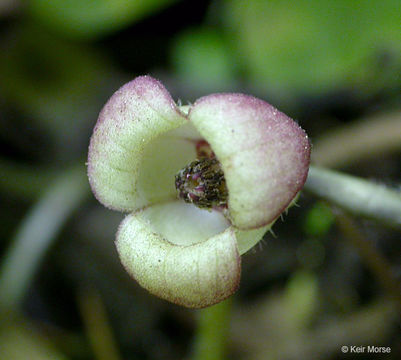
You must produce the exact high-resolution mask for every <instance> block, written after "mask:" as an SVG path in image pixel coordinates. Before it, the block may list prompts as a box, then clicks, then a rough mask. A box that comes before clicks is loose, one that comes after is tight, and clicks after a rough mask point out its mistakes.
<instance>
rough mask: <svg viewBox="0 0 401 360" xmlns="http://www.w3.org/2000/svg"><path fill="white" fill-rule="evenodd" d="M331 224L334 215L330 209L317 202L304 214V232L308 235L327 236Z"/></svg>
mask: <svg viewBox="0 0 401 360" xmlns="http://www.w3.org/2000/svg"><path fill="white" fill-rule="evenodd" d="M333 222H334V215H333V212H332V210H331V209H330V207H329V206H327V205H326V204H325V203H323V202H317V203H316V204H315V205H314V206H313V207H312V209H310V210H309V211H308V212H307V214H306V218H305V223H304V231H305V233H307V234H308V235H315V236H319V235H320V236H322V235H325V234H327V232H328V231H329V230H330V227H331V226H332V225H333Z"/></svg>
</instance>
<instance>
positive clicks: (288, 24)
mask: <svg viewBox="0 0 401 360" xmlns="http://www.w3.org/2000/svg"><path fill="white" fill-rule="evenodd" d="M223 19H224V22H225V24H226V28H227V30H228V31H229V36H228V39H230V40H231V43H232V45H233V47H234V48H235V49H236V51H237V54H238V57H239V59H240V60H241V63H242V64H243V66H244V68H245V69H246V72H247V74H248V76H249V80H250V81H251V82H253V83H255V84H258V85H259V86H262V87H264V88H268V89H273V90H275V91H280V92H282V93H283V94H286V95H287V96H288V93H289V92H290V93H293V92H294V91H295V92H297V93H305V92H306V93H311V94H317V93H319V92H322V91H323V92H325V91H327V90H329V89H332V88H339V87H343V86H355V85H358V86H359V87H360V89H361V90H362V89H364V88H365V87H367V88H368V89H370V90H378V87H379V86H382V85H383V81H382V80H383V78H386V79H387V80H389V81H391V79H395V78H396V77H397V74H398V75H399V72H400V70H401V52H400V51H401V31H400V23H401V2H400V1H398V0H370V1H349V0H339V1H330V0H321V1H310V0H299V1H291V2H289V1H286V0H276V1H264V0H250V1H242V0H227V1H226V2H225V14H224V17H223ZM372 81H373V82H375V83H373V84H372ZM386 85H389V84H386Z"/></svg>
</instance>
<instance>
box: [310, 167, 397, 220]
mask: <svg viewBox="0 0 401 360" xmlns="http://www.w3.org/2000/svg"><path fill="white" fill-rule="evenodd" d="M304 189H305V190H306V191H309V192H310V193H312V194H314V195H317V196H319V197H322V198H324V199H326V200H328V201H330V202H331V203H333V204H335V205H337V206H339V207H341V208H343V209H345V210H347V211H349V212H350V213H353V214H355V215H359V216H365V217H368V218H372V219H375V220H378V221H381V222H384V223H387V224H389V225H392V226H395V227H401V192H400V191H397V190H394V189H390V188H389V187H387V186H385V185H381V184H376V183H374V182H372V181H368V180H365V179H361V178H358V177H355V176H351V175H345V174H341V173H339V172H336V171H332V170H328V169H323V168H319V167H314V166H311V167H310V169H309V175H308V179H307V181H306V183H305V187H304Z"/></svg>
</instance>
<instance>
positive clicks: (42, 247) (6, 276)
mask: <svg viewBox="0 0 401 360" xmlns="http://www.w3.org/2000/svg"><path fill="white" fill-rule="evenodd" d="M88 194H89V186H88V185H87V180H86V176H85V171H84V169H83V168H81V167H76V168H72V169H69V170H67V171H65V172H64V173H62V174H61V175H60V176H59V177H58V178H57V179H55V181H54V182H53V184H51V185H50V186H49V188H48V189H46V190H45V192H44V193H43V195H42V196H41V198H40V200H39V201H38V202H37V203H36V205H35V206H34V207H33V208H32V209H31V210H30V212H29V213H28V214H27V216H26V217H25V219H24V220H23V221H22V224H21V226H20V227H19V229H18V231H17V233H16V234H15V236H14V238H13V239H12V242H11V246H10V248H9V249H8V252H7V253H6V255H5V258H4V261H3V263H2V264H1V268H0V307H1V308H3V309H8V308H13V307H17V306H19V305H20V304H21V300H22V298H23V296H24V294H25V292H26V290H27V287H28V285H29V283H30V281H31V279H32V277H33V275H34V273H35V270H36V268H37V267H38V265H39V263H40V261H41V260H42V258H43V256H44V254H45V253H46V251H47V249H48V248H49V246H50V244H51V243H52V241H53V240H54V239H56V236H57V233H58V232H59V231H60V229H61V227H62V225H63V224H64V223H65V221H66V220H67V218H68V216H69V215H70V214H71V213H72V211H73V210H74V209H76V208H77V206H78V205H79V204H80V203H81V201H82V200H83V199H84V198H85V197H86V195H88Z"/></svg>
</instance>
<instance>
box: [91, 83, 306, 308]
mask: <svg viewBox="0 0 401 360" xmlns="http://www.w3.org/2000/svg"><path fill="white" fill-rule="evenodd" d="M309 158H310V144H309V141H308V138H307V135H306V134H305V132H304V131H303V130H302V129H301V128H300V127H299V126H298V125H297V124H296V123H295V122H294V121H293V120H292V119H290V118H289V117H287V116H286V115H285V114H283V113H281V112H280V111H278V110H277V109H275V108H274V107H273V106H271V105H270V104H268V103H266V102H265V101H263V100H260V99H257V98H255V97H252V96H248V95H243V94H212V95H208V96H205V97H202V98H201V99H199V100H197V101H196V102H195V103H194V104H193V105H190V106H185V107H178V106H177V105H176V104H175V102H174V101H173V99H172V98H171V96H170V94H169V93H168V91H167V90H166V89H165V88H164V86H163V85H162V84H161V83H160V82H159V81H157V80H155V79H153V78H152V77H150V76H141V77H138V78H136V79H134V80H133V81H131V82H129V83H127V84H126V85H124V86H123V87H122V88H121V89H119V90H118V91H117V92H116V93H115V94H114V95H113V96H112V97H111V98H110V99H109V100H108V102H107V103H106V105H105V106H104V108H103V109H102V111H101V112H100V115H99V118H98V121H97V124H96V126H95V129H94V131H93V135H92V137H91V141H90V146H89V155H88V177H89V182H90V185H91V187H92V190H93V192H94V194H95V196H96V198H97V199H98V200H99V201H100V202H101V203H102V204H104V205H105V206H107V207H109V208H111V209H115V210H119V211H123V212H127V213H129V214H128V215H127V217H126V218H125V219H124V220H123V222H122V223H121V225H120V227H119V230H118V232H117V238H116V246H117V250H118V253H119V256H120V259H121V262H122V264H123V265H124V267H125V268H126V269H127V271H128V273H129V274H130V275H131V276H132V277H134V278H135V279H136V280H137V281H138V283H139V284H140V285H141V286H143V287H144V288H146V289H147V290H149V291H150V292H151V293H153V294H155V295H157V296H159V297H161V298H163V299H166V300H169V301H171V302H174V303H177V304H180V305H183V306H187V307H192V308H200V307H205V306H209V305H212V304H215V303H217V302H220V301H222V300H224V299H225V298H227V297H228V296H230V295H231V294H232V293H234V292H235V291H236V289H237V288H238V285H239V279H240V271H241V257H240V255H241V254H243V253H245V252H246V251H248V250H249V249H250V248H251V247H253V246H254V245H255V244H256V243H257V242H258V241H259V240H260V239H261V238H262V236H263V234H264V233H265V232H266V231H267V230H268V229H270V227H271V226H272V224H273V223H274V221H275V220H276V219H277V217H279V216H280V214H281V213H282V212H283V211H284V210H285V209H287V208H288V206H289V205H290V204H291V202H292V201H293V200H294V198H295V197H296V196H297V194H298V192H299V191H300V190H301V188H302V186H303V184H304V182H305V180H306V177H307V172H308V168H309ZM177 194H178V196H177Z"/></svg>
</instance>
